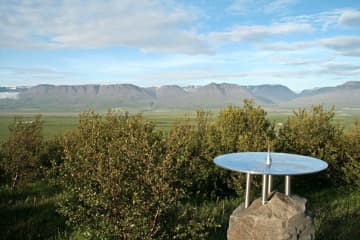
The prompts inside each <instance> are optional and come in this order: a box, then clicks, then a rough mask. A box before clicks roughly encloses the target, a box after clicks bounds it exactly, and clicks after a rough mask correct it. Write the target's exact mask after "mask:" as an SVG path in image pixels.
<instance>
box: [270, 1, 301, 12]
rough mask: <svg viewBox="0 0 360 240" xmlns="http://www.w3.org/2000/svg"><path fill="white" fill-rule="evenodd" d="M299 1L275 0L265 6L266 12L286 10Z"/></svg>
mask: <svg viewBox="0 0 360 240" xmlns="http://www.w3.org/2000/svg"><path fill="white" fill-rule="evenodd" d="M295 3H297V0H275V1H272V2H270V3H269V4H267V5H265V6H264V12H265V13H279V12H284V11H286V10H287V9H288V7H289V6H290V5H294V4H295Z"/></svg>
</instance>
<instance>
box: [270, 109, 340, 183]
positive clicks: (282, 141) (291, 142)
mask: <svg viewBox="0 0 360 240" xmlns="http://www.w3.org/2000/svg"><path fill="white" fill-rule="evenodd" d="M334 115H335V112H334V110H333V109H332V110H329V111H326V110H324V108H323V107H322V106H313V107H312V108H311V109H310V110H309V111H307V110H305V109H299V110H298V111H295V112H294V115H293V116H291V117H289V118H288V120H287V121H286V122H285V123H284V125H283V127H282V128H280V130H279V133H278V137H277V143H276V150H277V151H280V152H289V153H296V154H302V155H308V156H313V157H317V158H320V159H323V160H325V161H326V162H327V163H328V164H329V168H328V169H327V170H326V171H325V173H324V174H325V175H326V176H327V179H324V178H323V177H324V174H316V175H315V176H314V175H311V176H310V177H305V178H304V179H306V181H307V182H308V183H309V182H313V184H312V186H314V184H315V185H316V184H318V185H319V186H320V185H321V184H324V183H329V182H330V181H332V182H333V183H336V182H337V183H338V182H341V179H342V177H343V176H342V171H341V166H342V165H343V164H344V156H343V150H342V149H343V146H342V137H343V130H342V128H340V127H339V126H338V125H336V124H334V123H333V118H334ZM309 178H312V180H311V181H310V179H309ZM315 179H316V181H315Z"/></svg>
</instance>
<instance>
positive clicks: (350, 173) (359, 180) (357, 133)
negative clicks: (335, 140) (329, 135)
mask: <svg viewBox="0 0 360 240" xmlns="http://www.w3.org/2000/svg"><path fill="white" fill-rule="evenodd" d="M345 152H346V162H345V163H344V166H343V171H344V176H345V180H346V182H347V183H349V184H351V185H352V186H355V187H358V188H360V121H359V120H358V121H356V122H355V123H354V124H353V125H352V127H351V128H350V129H349V130H348V131H347V132H346V135H345Z"/></svg>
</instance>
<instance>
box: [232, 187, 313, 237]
mask: <svg viewBox="0 0 360 240" xmlns="http://www.w3.org/2000/svg"><path fill="white" fill-rule="evenodd" d="M306 202H307V200H306V199H305V198H301V197H298V196H291V197H288V196H286V195H285V194H282V193H278V192H276V193H273V194H272V197H271V198H270V200H269V202H268V203H267V204H265V205H262V204H261V199H256V200H255V201H254V202H253V203H252V204H251V205H250V206H249V207H248V208H244V204H241V205H240V206H239V207H238V208H236V209H235V210H234V212H233V213H232V214H231V216H230V221H229V228H228V231H227V239H228V240H240V239H241V240H245V239H246V240H266V239H269V240H277V239H278V240H285V239H286V240H287V239H289V240H290V239H291V240H295V239H301V240H303V239H304V240H305V239H309V240H312V239H315V228H314V224H313V221H312V219H311V218H310V217H309V216H308V215H307V214H306Z"/></svg>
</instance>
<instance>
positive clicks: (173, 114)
mask: <svg viewBox="0 0 360 240" xmlns="http://www.w3.org/2000/svg"><path fill="white" fill-rule="evenodd" d="M142 114H143V116H144V117H145V118H146V119H147V120H149V121H152V122H154V123H155V124H156V128H157V129H162V130H167V129H170V128H171V126H173V125H174V124H175V123H176V122H177V121H181V120H184V119H186V118H190V119H194V118H195V117H196V112H195V111H192V112H185V111H157V112H156V111H154V112H143V113H142ZM217 114H218V112H216V111H213V112H212V115H213V117H216V116H217ZM291 114H292V112H291V111H281V112H275V111H273V112H269V114H268V118H269V120H270V121H273V122H274V123H275V125H278V124H281V123H284V122H285V121H286V119H287V118H288V117H289V116H291ZM33 116H34V115H29V114H26V115H23V116H22V115H20V114H6V115H0V141H3V140H5V139H6V138H7V137H8V135H9V129H8V126H9V124H11V123H12V122H13V121H14V118H15V117H23V118H24V119H25V120H30V119H31V118H33ZM359 119H360V114H358V113H351V114H349V113H344V112H337V114H336V117H335V121H336V122H338V123H339V124H340V125H342V126H344V128H347V127H348V126H350V125H351V123H353V122H354V121H355V120H359ZM42 120H43V122H44V125H43V126H44V135H45V137H46V138H52V137H54V136H56V135H59V134H62V133H63V132H65V131H67V130H69V129H74V128H76V126H77V123H78V115H77V114H74V113H59V114H55V115H43V116H42Z"/></svg>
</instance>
